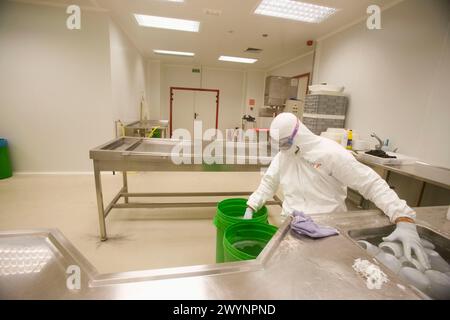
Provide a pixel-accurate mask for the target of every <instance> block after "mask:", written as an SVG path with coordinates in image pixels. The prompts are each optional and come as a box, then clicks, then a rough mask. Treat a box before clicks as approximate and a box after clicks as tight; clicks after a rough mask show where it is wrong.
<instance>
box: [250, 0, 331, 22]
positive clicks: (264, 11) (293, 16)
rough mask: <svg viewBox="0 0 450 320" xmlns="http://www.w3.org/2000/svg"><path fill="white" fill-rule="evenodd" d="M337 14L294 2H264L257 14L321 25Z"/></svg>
mask: <svg viewBox="0 0 450 320" xmlns="http://www.w3.org/2000/svg"><path fill="white" fill-rule="evenodd" d="M336 12H337V9H335V8H329V7H324V6H319V5H315V4H310V3H306V2H300V1H294V0H262V1H261V3H260V4H259V6H258V7H257V8H256V10H255V13H256V14H261V15H265V16H271V17H278V18H284V19H290V20H296V21H303V22H310V23H320V22H322V21H323V20H325V19H327V18H328V17H330V16H331V15H333V14H334V13H336Z"/></svg>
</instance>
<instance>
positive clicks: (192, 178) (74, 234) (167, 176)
mask: <svg viewBox="0 0 450 320" xmlns="http://www.w3.org/2000/svg"><path fill="white" fill-rule="evenodd" d="M102 179H103V191H104V198H105V202H106V201H107V200H109V199H111V198H112V197H113V196H114V195H115V194H116V192H117V191H118V190H119V189H120V187H121V183H122V177H121V175H120V174H117V175H115V176H113V175H111V174H105V175H103V176H102ZM259 181H260V175H259V173H234V172H232V173H216V172H215V173H206V172H200V173H198V172H197V173H195V172H181V173H180V172H178V173H173V172H169V173H168V172H152V173H130V174H129V189H130V191H131V192H152V191H153V192H182V191H185V192H186V191H190V192H193V191H206V192H212V191H253V190H254V189H255V188H256V187H257V186H258V183H259ZM181 200H183V199H181ZM269 211H270V214H271V219H270V221H271V222H272V223H277V222H276V220H277V219H276V217H277V216H278V215H279V212H280V209H279V208H278V207H275V206H272V207H270V208H269ZM214 214H215V208H186V209H115V210H113V211H112V212H111V213H110V215H109V216H108V219H107V228H108V236H109V240H108V241H106V242H101V241H99V237H98V219H97V204H96V197H95V186H94V177H93V175H16V176H14V177H12V178H10V179H6V180H0V230H14V229H28V228H57V229H59V230H61V231H62V232H63V234H64V235H65V236H66V237H67V238H68V239H69V240H70V241H71V242H72V243H73V244H74V245H75V246H76V247H77V248H78V249H79V250H80V251H81V252H82V254H83V255H84V256H85V257H86V258H87V259H88V260H89V261H91V263H92V264H93V265H94V266H95V267H96V268H97V269H98V270H99V272H101V273H110V272H121V271H130V270H142V269H153V268H163V267H176V266H184V265H198V264H210V263H214V262H215V232H216V231H215V227H214V226H213V224H212V217H213V216H214ZM186 216H189V217H195V218H196V219H189V220H188V219H186Z"/></svg>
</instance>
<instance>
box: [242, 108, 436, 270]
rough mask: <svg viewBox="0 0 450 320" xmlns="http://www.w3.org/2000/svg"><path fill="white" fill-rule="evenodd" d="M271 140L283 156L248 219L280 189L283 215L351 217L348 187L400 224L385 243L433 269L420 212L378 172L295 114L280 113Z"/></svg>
mask: <svg viewBox="0 0 450 320" xmlns="http://www.w3.org/2000/svg"><path fill="white" fill-rule="evenodd" d="M270 137H271V139H272V141H273V142H275V143H278V146H279V150H280V152H278V153H277V155H276V156H275V157H274V158H273V160H272V162H271V164H270V166H269V168H268V169H267V171H266V173H265V174H264V176H263V178H262V180H261V183H260V185H259V187H258V189H257V190H256V191H255V192H254V193H253V194H252V195H251V196H250V197H249V199H248V201H247V206H248V207H247V210H246V212H245V215H244V219H249V218H251V217H252V215H253V212H255V211H257V210H259V209H260V208H261V207H262V206H263V205H264V204H265V203H266V201H268V200H269V199H271V198H272V197H273V196H274V195H275V193H276V191H277V189H278V187H279V186H280V185H281V187H282V191H283V194H284V201H283V212H282V214H283V215H290V214H292V213H293V212H294V210H297V211H302V212H304V213H306V214H312V213H332V212H342V211H347V207H346V205H345V199H346V197H347V187H350V188H352V189H354V190H357V191H358V192H359V193H360V194H361V195H362V196H363V197H364V198H366V199H369V200H371V201H372V202H373V203H375V205H376V206H377V207H378V208H380V209H381V210H382V211H383V212H384V213H385V214H386V215H387V216H388V217H389V219H390V220H391V222H392V223H396V224H397V226H396V229H395V231H394V232H393V233H392V234H391V235H389V236H388V237H386V238H384V239H383V240H384V241H400V242H402V244H403V248H404V253H405V256H406V258H407V259H408V260H411V259H412V257H411V253H412V252H414V254H415V256H416V257H417V259H418V260H419V262H420V263H421V264H422V265H423V267H424V268H425V269H429V268H430V263H429V261H428V257H427V255H426V254H425V252H424V249H423V246H422V243H421V240H420V238H419V235H418V233H417V230H416V225H415V212H414V211H413V210H412V209H411V208H410V207H408V205H407V204H406V202H405V201H404V200H401V199H399V197H398V196H397V194H396V193H395V192H394V191H393V190H392V189H391V188H390V187H389V185H388V184H387V183H386V181H384V180H383V179H382V178H381V177H380V176H379V175H378V174H377V173H375V171H373V170H372V169H370V168H369V167H367V166H365V165H363V164H362V163H360V162H359V161H357V160H356V159H355V158H354V157H353V155H352V154H351V153H349V152H348V151H347V150H345V149H344V148H343V147H342V146H341V145H339V144H338V143H336V142H334V141H332V140H330V139H327V138H323V137H320V136H317V135H315V134H313V133H312V132H311V131H310V130H309V129H308V128H306V127H305V126H304V125H303V124H302V123H301V122H300V120H299V119H298V118H297V117H296V116H295V115H294V114H292V113H281V114H279V115H278V116H277V117H276V118H275V119H274V120H273V121H272V123H271V126H270Z"/></svg>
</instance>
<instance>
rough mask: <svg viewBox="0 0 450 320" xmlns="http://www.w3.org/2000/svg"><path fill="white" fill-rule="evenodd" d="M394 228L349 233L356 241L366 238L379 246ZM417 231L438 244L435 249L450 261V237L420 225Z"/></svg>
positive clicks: (393, 226) (357, 230)
mask: <svg viewBox="0 0 450 320" xmlns="http://www.w3.org/2000/svg"><path fill="white" fill-rule="evenodd" d="M394 229H395V225H389V226H385V227H379V228H367V229H356V230H350V231H348V235H349V236H350V238H352V239H353V240H355V241H358V240H366V241H368V242H370V243H371V244H373V245H375V246H378V245H379V244H380V243H381V242H383V240H382V239H381V238H382V237H386V236H388V235H389V234H390V233H392V232H393V231H394ZM417 232H418V233H419V236H420V237H421V238H422V239H426V240H428V241H430V242H432V243H433V244H434V245H435V246H436V249H435V251H436V252H437V253H439V254H440V255H441V257H442V258H444V259H445V260H446V261H447V262H449V263H450V239H448V238H446V237H444V236H443V235H441V234H439V233H436V232H434V231H432V230H430V229H428V228H426V227H423V226H420V225H419V226H417Z"/></svg>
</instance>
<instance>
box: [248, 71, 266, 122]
mask: <svg viewBox="0 0 450 320" xmlns="http://www.w3.org/2000/svg"><path fill="white" fill-rule="evenodd" d="M265 81H266V72H265V71H253V70H251V71H248V72H247V74H246V82H245V83H246V90H245V92H246V99H245V108H244V111H245V114H249V115H251V116H252V117H258V116H259V108H260V107H262V106H264V90H265V83H266V82H265ZM250 99H255V106H254V107H253V110H251V109H250V107H251V106H250V105H249V100H250Z"/></svg>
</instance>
